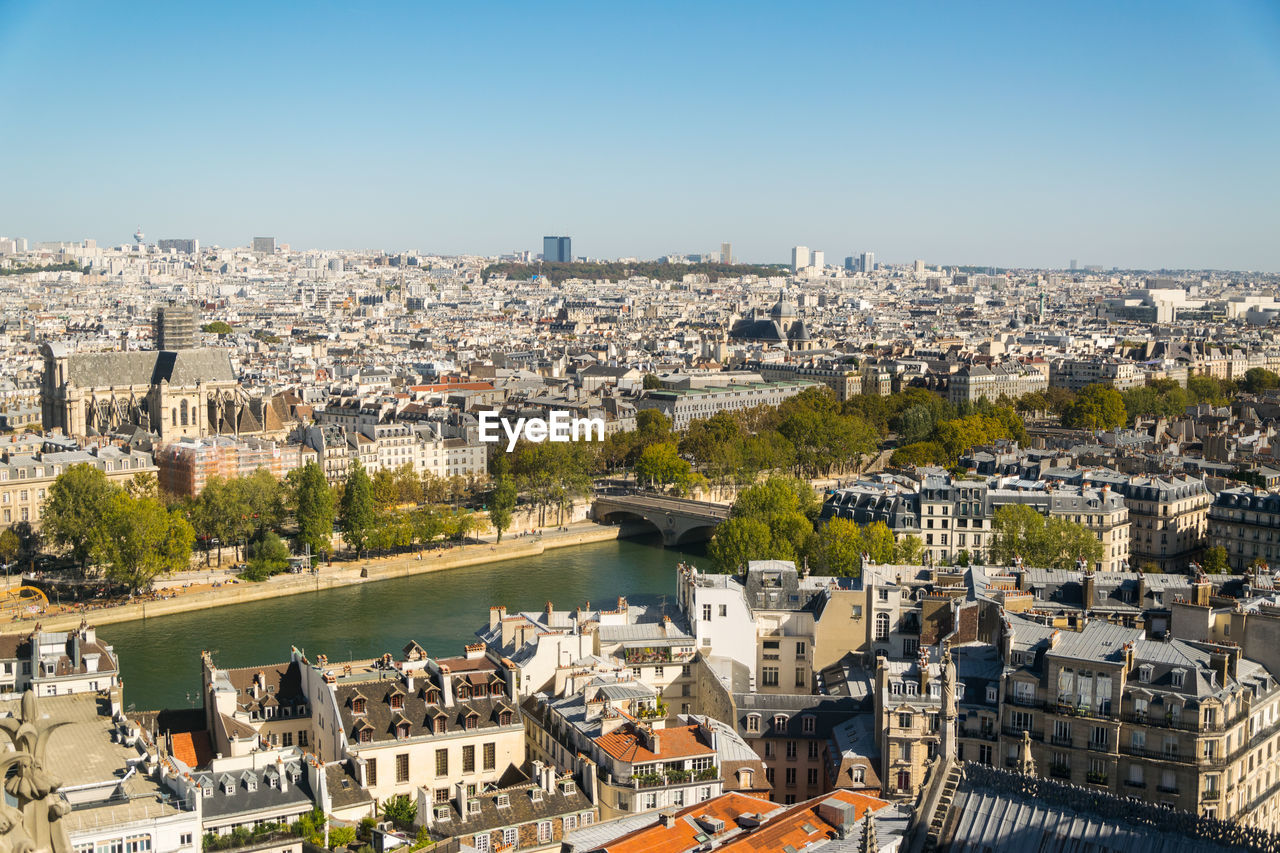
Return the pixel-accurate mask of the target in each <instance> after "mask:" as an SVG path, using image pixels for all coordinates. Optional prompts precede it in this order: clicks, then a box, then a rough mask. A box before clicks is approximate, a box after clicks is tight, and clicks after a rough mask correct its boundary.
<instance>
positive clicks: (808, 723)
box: [800, 714, 818, 735]
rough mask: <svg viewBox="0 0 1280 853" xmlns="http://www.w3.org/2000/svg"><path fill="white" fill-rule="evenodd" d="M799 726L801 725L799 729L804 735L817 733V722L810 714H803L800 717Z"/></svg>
mask: <svg viewBox="0 0 1280 853" xmlns="http://www.w3.org/2000/svg"><path fill="white" fill-rule="evenodd" d="M800 724H801V727H802V728H803V729H804V733H805V734H807V735H811V734H813V733H814V732H815V731H817V728H818V721H817V720H816V719H815V718H814V716H813V715H812V714H805V715H804V716H803V717H801V718H800Z"/></svg>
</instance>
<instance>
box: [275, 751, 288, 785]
mask: <svg viewBox="0 0 1280 853" xmlns="http://www.w3.org/2000/svg"><path fill="white" fill-rule="evenodd" d="M276 771H277V772H279V774H280V793H282V794H287V793H289V774H288V773H286V772H285V767H284V759H283V758H277V759H276Z"/></svg>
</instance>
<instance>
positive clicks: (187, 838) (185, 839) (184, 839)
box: [77, 832, 191, 853]
mask: <svg viewBox="0 0 1280 853" xmlns="http://www.w3.org/2000/svg"><path fill="white" fill-rule="evenodd" d="M178 844H180V845H182V846H183V847H188V846H190V845H191V833H189V832H184V833H182V835H180V836H179V837H178ZM78 850H79V848H77V853H78Z"/></svg>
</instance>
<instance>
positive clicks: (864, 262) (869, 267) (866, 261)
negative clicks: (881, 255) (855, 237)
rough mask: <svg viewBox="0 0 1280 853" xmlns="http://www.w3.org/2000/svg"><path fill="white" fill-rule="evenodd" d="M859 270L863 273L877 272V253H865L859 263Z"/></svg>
mask: <svg viewBox="0 0 1280 853" xmlns="http://www.w3.org/2000/svg"><path fill="white" fill-rule="evenodd" d="M858 267H859V269H861V270H862V271H863V272H875V270H876V253H875V252H863V253H862V259H861V261H859V263H858Z"/></svg>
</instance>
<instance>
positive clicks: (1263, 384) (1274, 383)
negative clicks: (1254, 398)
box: [1240, 367, 1280, 394]
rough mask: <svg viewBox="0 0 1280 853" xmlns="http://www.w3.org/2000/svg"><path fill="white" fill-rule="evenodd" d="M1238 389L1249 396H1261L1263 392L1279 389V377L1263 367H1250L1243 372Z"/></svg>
mask: <svg viewBox="0 0 1280 853" xmlns="http://www.w3.org/2000/svg"><path fill="white" fill-rule="evenodd" d="M1240 387H1241V389H1242V390H1244V391H1245V392H1247V393H1249V394H1261V393H1262V392H1263V391H1270V390H1271V389H1273V388H1280V376H1278V375H1276V374H1275V373H1274V372H1272V371H1270V370H1267V369H1266V368H1265V367H1251V368H1249V369H1248V370H1246V371H1245V374H1244V381H1243V382H1241V383H1240Z"/></svg>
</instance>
